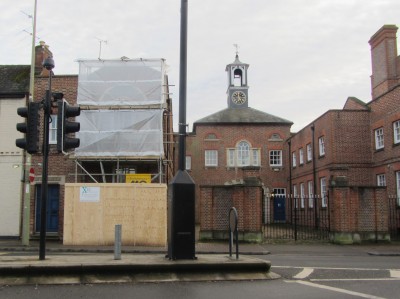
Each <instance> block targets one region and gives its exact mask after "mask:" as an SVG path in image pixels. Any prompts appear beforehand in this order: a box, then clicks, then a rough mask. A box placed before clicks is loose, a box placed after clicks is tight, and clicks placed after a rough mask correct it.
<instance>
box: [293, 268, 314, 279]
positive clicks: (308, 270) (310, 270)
mask: <svg viewBox="0 0 400 299" xmlns="http://www.w3.org/2000/svg"><path fill="white" fill-rule="evenodd" d="M313 272H314V269H313V268H304V269H303V271H301V272H300V273H298V274H297V275H295V276H293V278H294V279H304V278H306V277H308V276H309V275H311V273H313Z"/></svg>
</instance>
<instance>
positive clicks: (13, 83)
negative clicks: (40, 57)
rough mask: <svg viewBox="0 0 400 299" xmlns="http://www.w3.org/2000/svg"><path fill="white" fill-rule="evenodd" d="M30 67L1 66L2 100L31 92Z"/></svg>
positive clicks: (0, 93) (0, 91)
mask: <svg viewBox="0 0 400 299" xmlns="http://www.w3.org/2000/svg"><path fill="white" fill-rule="evenodd" d="M30 68H31V66H30V65H0V98H5V97H8V98H12V97H20V96H21V95H24V94H26V93H27V92H29V77H30Z"/></svg>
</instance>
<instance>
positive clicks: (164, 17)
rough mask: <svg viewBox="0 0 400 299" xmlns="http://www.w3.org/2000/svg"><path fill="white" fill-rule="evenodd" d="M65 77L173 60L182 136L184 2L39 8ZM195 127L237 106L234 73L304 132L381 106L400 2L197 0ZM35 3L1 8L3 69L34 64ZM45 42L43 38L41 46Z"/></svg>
mask: <svg viewBox="0 0 400 299" xmlns="http://www.w3.org/2000/svg"><path fill="white" fill-rule="evenodd" d="M37 2H38V11H37V36H38V38H39V39H40V40H43V41H45V42H46V43H47V44H49V45H50V50H51V51H52V52H53V54H54V59H55V63H56V67H55V69H54V72H55V74H78V63H77V62H76V60H77V59H79V58H86V59H97V58H98V57H99V50H100V40H105V41H107V43H102V51H101V58H102V59H117V58H120V57H122V56H127V57H129V58H165V59H166V62H167V64H168V65H169V72H168V74H169V83H170V84H172V85H175V86H171V88H170V90H171V92H172V93H173V96H172V98H173V101H174V102H173V103H174V123H175V125H174V129H175V131H176V130H178V127H177V125H176V124H177V122H178V100H179V95H178V90H179V88H178V84H179V30H180V6H181V1H180V0H150V1H149V0H129V1H128V0H126V1H125V0H113V1H106V0H96V1H92V0H90V1H89V0H79V1H77V0H57V1H55V0H37ZM188 5H189V14H188V16H189V27H188V83H187V84H188V86H187V101H188V102H187V120H188V123H189V125H190V130H191V128H192V124H193V122H194V121H196V120H198V119H200V118H203V117H205V116H207V115H209V114H212V113H214V112H216V111H218V110H221V109H224V108H226V107H227V96H226V89H227V82H226V81H227V79H226V78H227V77H226V73H225V66H226V65H227V64H229V63H231V62H233V61H234V58H235V48H234V47H233V44H235V43H237V44H239V47H240V48H239V56H240V60H241V61H242V62H245V63H248V64H250V68H249V73H248V74H249V80H248V84H249V86H250V89H249V105H250V106H251V107H253V108H256V109H259V110H261V111H264V112H267V113H270V114H273V115H276V116H279V117H282V118H285V119H288V120H290V121H292V122H294V125H293V127H292V131H297V130H299V129H301V128H302V127H304V126H305V125H307V124H308V123H310V122H311V121H313V120H314V119H315V118H317V117H318V116H320V115H321V114H323V113H325V112H326V111H327V110H329V109H341V108H342V107H343V105H344V103H345V101H346V99H347V97H349V96H355V97H357V98H359V99H360V100H362V101H365V102H369V101H370V100H371V96H370V93H371V90H370V75H371V59H370V46H369V44H368V40H369V39H370V37H371V36H372V35H373V34H374V33H375V32H376V31H378V29H379V28H381V27H382V26H383V25H384V24H397V25H399V22H400V21H399V18H400V17H399V16H400V15H399V12H400V1H398V0H379V1H376V0H282V1H266V0H189V1H188ZM33 6H34V0H17V1H16V0H1V1H0V11H1V12H2V14H1V17H0V28H1V30H0V39H1V47H0V64H30V57H31V36H30V35H29V33H30V32H32V19H30V18H29V17H28V15H32V14H33ZM39 39H38V40H39Z"/></svg>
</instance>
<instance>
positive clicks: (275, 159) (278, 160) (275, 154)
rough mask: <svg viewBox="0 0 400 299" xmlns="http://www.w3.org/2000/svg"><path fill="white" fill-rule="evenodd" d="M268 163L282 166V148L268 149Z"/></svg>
mask: <svg viewBox="0 0 400 299" xmlns="http://www.w3.org/2000/svg"><path fill="white" fill-rule="evenodd" d="M269 165H270V166H272V167H274V166H275V167H276V166H282V150H270V151H269Z"/></svg>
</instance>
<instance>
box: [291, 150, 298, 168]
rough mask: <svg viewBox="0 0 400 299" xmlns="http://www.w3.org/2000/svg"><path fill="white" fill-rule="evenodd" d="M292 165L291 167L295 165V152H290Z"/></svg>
mask: <svg viewBox="0 0 400 299" xmlns="http://www.w3.org/2000/svg"><path fill="white" fill-rule="evenodd" d="M292 166H293V167H296V166H297V159H296V152H293V153H292Z"/></svg>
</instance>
